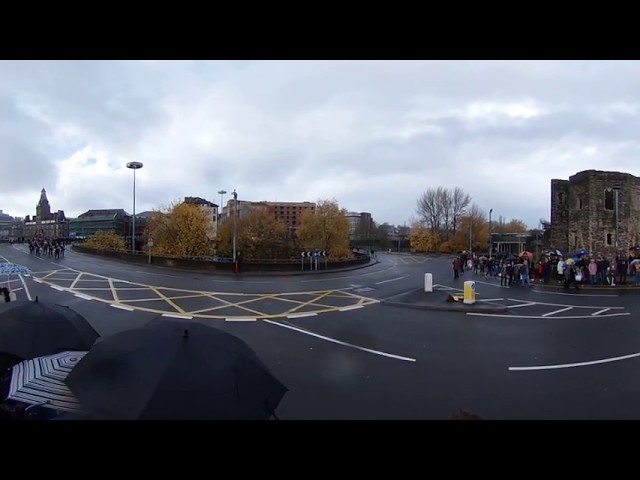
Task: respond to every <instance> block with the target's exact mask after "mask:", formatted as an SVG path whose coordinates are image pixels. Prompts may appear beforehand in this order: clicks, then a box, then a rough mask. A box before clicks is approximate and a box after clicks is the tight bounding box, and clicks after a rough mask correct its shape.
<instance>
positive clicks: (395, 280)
mask: <svg viewBox="0 0 640 480" xmlns="http://www.w3.org/2000/svg"><path fill="white" fill-rule="evenodd" d="M407 277H408V275H405V276H404V277H398V278H392V279H391V280H383V281H381V282H376V283H375V285H382V284H383V283H389V282H397V281H398V280H402V279H403V278H407Z"/></svg>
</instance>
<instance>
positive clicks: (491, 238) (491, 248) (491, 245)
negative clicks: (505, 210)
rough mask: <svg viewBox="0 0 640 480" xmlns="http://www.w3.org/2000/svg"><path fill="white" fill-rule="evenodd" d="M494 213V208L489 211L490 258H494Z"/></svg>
mask: <svg viewBox="0 0 640 480" xmlns="http://www.w3.org/2000/svg"><path fill="white" fill-rule="evenodd" d="M492 213H493V208H490V209H489V258H491V257H493V235H492V234H491V228H492V223H491V214H492Z"/></svg>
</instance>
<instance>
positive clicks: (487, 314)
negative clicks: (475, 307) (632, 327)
mask: <svg viewBox="0 0 640 480" xmlns="http://www.w3.org/2000/svg"><path fill="white" fill-rule="evenodd" d="M467 315H473V316H476V317H500V318H544V319H547V320H548V319H549V318H548V317H542V316H534V315H503V314H499V313H479V312H477V313H476V312H467ZM625 315H631V313H630V312H624V313H610V314H608V315H598V318H605V317H607V318H609V317H622V316H625ZM553 318H557V319H565V320H566V319H571V318H593V317H592V316H591V315H575V316H571V317H553Z"/></svg>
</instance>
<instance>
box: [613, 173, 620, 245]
mask: <svg viewBox="0 0 640 480" xmlns="http://www.w3.org/2000/svg"><path fill="white" fill-rule="evenodd" d="M613 191H614V192H615V195H616V255H618V253H619V252H618V245H619V244H618V199H619V192H620V185H614V186H613Z"/></svg>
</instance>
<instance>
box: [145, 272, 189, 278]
mask: <svg viewBox="0 0 640 480" xmlns="http://www.w3.org/2000/svg"><path fill="white" fill-rule="evenodd" d="M134 271H135V272H136V273H142V274H144V275H153V276H157V277H170V278H184V277H178V276H176V275H166V274H164V273H153V272H143V271H142V270H134Z"/></svg>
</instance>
